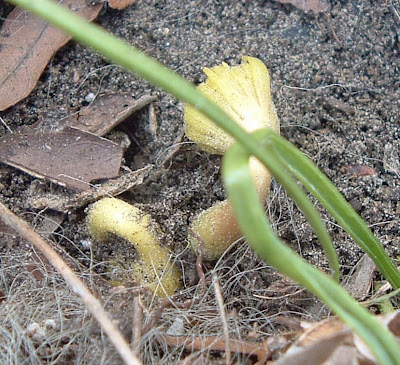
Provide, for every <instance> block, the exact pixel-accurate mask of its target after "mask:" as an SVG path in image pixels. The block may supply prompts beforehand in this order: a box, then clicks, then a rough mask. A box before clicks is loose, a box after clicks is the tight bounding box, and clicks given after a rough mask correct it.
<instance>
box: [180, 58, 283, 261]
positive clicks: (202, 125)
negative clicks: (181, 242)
mask: <svg viewBox="0 0 400 365" xmlns="http://www.w3.org/2000/svg"><path fill="white" fill-rule="evenodd" d="M204 72H205V74H206V75H207V76H208V78H207V80H206V81H205V82H204V83H202V84H200V85H199V86H198V90H200V91H201V92H202V93H203V94H205V95H206V96H208V97H209V98H210V99H211V100H212V101H214V102H215V103H216V104H218V105H219V106H220V107H221V108H222V109H223V110H225V111H226V112H227V113H228V114H229V115H230V116H231V117H232V118H233V119H234V120H235V121H236V122H237V123H238V124H239V125H241V126H242V127H243V128H244V129H245V130H247V131H248V132H254V131H256V130H258V129H263V128H270V129H272V130H274V131H275V132H277V133H279V120H278V117H277V115H276V111H275V106H274V103H273V101H272V99H271V93H270V79H269V73H268V70H267V68H266V66H265V65H264V64H263V63H262V62H261V61H260V60H258V59H257V58H253V57H246V56H245V57H243V62H242V64H241V65H239V66H234V67H230V66H228V65H227V64H226V63H222V64H221V65H219V66H216V67H213V68H211V69H209V68H205V69H204ZM184 111H185V117H184V119H185V127H186V134H187V136H188V137H189V138H190V139H191V140H193V141H195V142H196V143H197V144H198V145H199V146H200V148H202V149H204V150H205V151H207V152H210V153H218V154H224V153H225V152H226V151H227V150H228V148H229V147H230V146H231V145H232V144H233V143H234V139H233V138H232V137H231V136H230V135H228V134H227V133H226V132H225V131H223V130H222V129H221V128H220V127H218V126H217V125H216V124H215V123H214V122H212V121H211V120H210V119H209V118H207V117H206V116H204V115H203V114H202V113H201V112H200V111H198V110H197V109H196V108H195V107H192V106H189V105H187V106H185V109H184ZM250 170H251V173H252V176H253V181H254V185H255V186H256V189H257V191H258V194H259V197H260V200H261V201H262V202H264V201H265V199H266V197H267V195H268V191H269V186H270V181H271V176H270V173H269V171H268V170H267V169H266V168H265V167H264V166H263V165H262V164H261V163H260V162H259V161H258V160H256V159H255V158H254V157H252V158H251V159H250ZM191 228H192V229H193V230H194V231H195V232H196V234H197V235H198V236H199V237H200V238H201V240H202V241H203V243H204V258H205V259H206V260H216V259H218V258H219V257H220V256H221V255H222V253H223V252H224V251H225V250H226V249H227V248H228V247H229V246H230V245H231V244H232V243H233V242H235V241H236V240H238V239H239V238H240V237H241V236H242V234H241V232H240V229H239V226H238V224H237V221H236V218H235V214H234V211H233V208H232V207H231V205H230V203H229V202H228V201H223V202H219V203H217V204H215V205H214V206H212V207H211V208H209V209H208V210H206V211H204V212H202V213H200V214H199V215H198V216H197V218H196V219H195V220H194V221H193V223H192V226H191ZM190 243H191V246H192V247H193V248H194V249H195V250H196V251H198V250H199V247H200V244H199V242H198V240H197V239H196V237H192V238H191V239H190Z"/></svg>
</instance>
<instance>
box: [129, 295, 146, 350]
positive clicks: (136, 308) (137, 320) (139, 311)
mask: <svg viewBox="0 0 400 365" xmlns="http://www.w3.org/2000/svg"><path fill="white" fill-rule="evenodd" d="M140 299H141V298H140V295H137V296H135V298H134V299H133V328H132V340H131V344H132V351H133V353H134V354H135V355H136V356H138V357H140V338H141V336H142V320H143V307H142V304H141V303H140Z"/></svg>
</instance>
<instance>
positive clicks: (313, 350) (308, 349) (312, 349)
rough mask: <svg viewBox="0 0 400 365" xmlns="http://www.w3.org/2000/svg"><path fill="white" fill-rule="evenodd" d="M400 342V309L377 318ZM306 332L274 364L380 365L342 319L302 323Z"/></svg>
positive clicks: (334, 318)
mask: <svg viewBox="0 0 400 365" xmlns="http://www.w3.org/2000/svg"><path fill="white" fill-rule="evenodd" d="M375 318H376V319H377V320H378V321H379V322H380V323H382V324H383V325H384V326H385V327H386V328H388V329H389V330H390V331H391V332H392V333H393V335H394V336H396V337H397V338H398V339H400V310H397V311H394V312H392V313H389V314H385V315H381V316H376V317H375ZM302 327H303V328H304V329H305V331H304V333H302V334H301V336H300V337H299V338H298V339H297V340H296V341H295V342H294V343H293V344H292V345H291V347H290V348H289V349H288V350H287V351H286V353H284V354H283V355H282V356H281V357H280V358H279V359H278V360H276V361H274V362H272V363H271V364H273V365H354V364H360V365H361V364H368V365H378V362H377V361H376V359H375V357H374V355H373V354H372V352H371V350H370V349H369V348H368V346H367V345H366V344H365V343H364V342H363V341H362V340H361V339H360V338H359V337H358V336H357V335H356V334H355V333H353V332H352V331H351V330H350V329H349V328H348V327H347V326H346V325H345V324H344V323H343V322H342V321H341V320H340V319H339V318H337V317H332V318H328V319H326V320H323V321H320V322H318V323H307V322H302Z"/></svg>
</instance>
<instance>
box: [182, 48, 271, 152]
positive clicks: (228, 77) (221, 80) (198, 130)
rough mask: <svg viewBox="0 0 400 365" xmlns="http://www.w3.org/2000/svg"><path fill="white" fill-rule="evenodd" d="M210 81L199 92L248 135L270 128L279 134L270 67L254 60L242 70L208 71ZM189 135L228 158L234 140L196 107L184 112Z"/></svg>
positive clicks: (248, 60) (246, 61)
mask: <svg viewBox="0 0 400 365" xmlns="http://www.w3.org/2000/svg"><path fill="white" fill-rule="evenodd" d="M204 73H205V74H206V75H207V80H206V81H205V82H203V83H202V84H200V85H199V86H198V87H197V89H198V90H199V91H201V92H202V93H203V94H204V95H206V96H207V97H209V98H210V99H211V100H212V101H214V102H215V103H216V104H218V105H219V106H220V107H221V108H222V109H223V110H224V111H225V112H227V114H228V115H230V116H231V117H232V119H233V120H235V121H236V122H237V123H238V124H240V125H241V126H242V127H243V128H244V129H246V131H248V132H254V131H256V130H258V129H262V128H270V129H272V130H274V131H275V132H277V133H279V120H278V117H277V115H276V111H275V106H274V103H273V101H272V99H271V93H270V79H269V73H268V69H267V67H266V66H265V65H264V63H263V62H262V61H260V60H259V59H257V58H254V57H247V56H244V57H243V62H242V63H241V64H240V65H238V66H233V67H230V66H228V65H227V64H226V63H224V62H223V63H222V64H221V65H219V66H215V67H213V68H205V69H204ZM184 120H185V129H186V135H187V136H188V137H189V138H190V139H191V140H193V141H194V142H196V143H197V144H198V145H199V146H200V147H201V148H202V149H204V150H205V151H207V152H210V153H217V154H224V153H225V152H226V151H227V149H228V148H229V147H230V146H231V145H232V144H233V143H234V139H233V138H232V137H231V136H230V135H228V134H227V133H226V132H224V131H223V130H222V129H221V128H219V127H218V126H217V125H216V124H215V123H214V122H213V121H211V120H210V119H209V118H207V117H206V116H204V115H203V114H202V113H201V112H200V111H198V110H197V109H196V108H195V107H192V106H190V105H186V106H185V109H184Z"/></svg>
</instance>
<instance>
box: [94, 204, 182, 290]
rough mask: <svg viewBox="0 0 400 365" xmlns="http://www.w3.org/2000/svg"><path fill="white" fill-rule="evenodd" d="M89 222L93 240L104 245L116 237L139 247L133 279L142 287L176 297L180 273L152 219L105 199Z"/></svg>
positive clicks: (124, 205)
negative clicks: (162, 244)
mask: <svg viewBox="0 0 400 365" xmlns="http://www.w3.org/2000/svg"><path fill="white" fill-rule="evenodd" d="M87 222H88V223H87V224H88V229H89V232H90V234H91V235H92V237H93V238H95V239H97V240H99V241H103V240H104V239H105V238H106V237H107V236H108V235H109V234H110V233H113V234H116V235H118V236H120V237H122V238H124V239H126V240H127V241H129V242H131V243H132V245H134V246H135V248H136V249H137V251H138V252H139V254H140V259H139V261H138V262H137V263H135V265H134V273H133V275H134V278H135V279H136V280H137V281H139V282H140V283H141V284H143V285H145V286H148V287H149V288H150V289H152V290H153V291H154V292H155V293H156V294H157V295H159V296H165V295H172V294H173V293H174V291H175V290H176V289H177V288H179V283H180V275H179V271H178V269H177V267H176V266H175V265H174V264H172V263H171V262H170V257H169V254H168V251H167V250H166V249H165V248H163V247H162V246H161V245H160V242H159V241H158V239H157V236H156V234H155V232H154V230H153V229H152V222H151V218H150V217H149V216H148V215H146V214H145V213H143V212H142V211H141V210H140V209H138V208H136V207H135V206H133V205H131V204H128V203H126V202H124V201H122V200H119V199H115V198H104V199H101V200H99V201H98V202H96V203H95V204H93V206H92V207H91V209H90V211H89V214H88V219H87Z"/></svg>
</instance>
